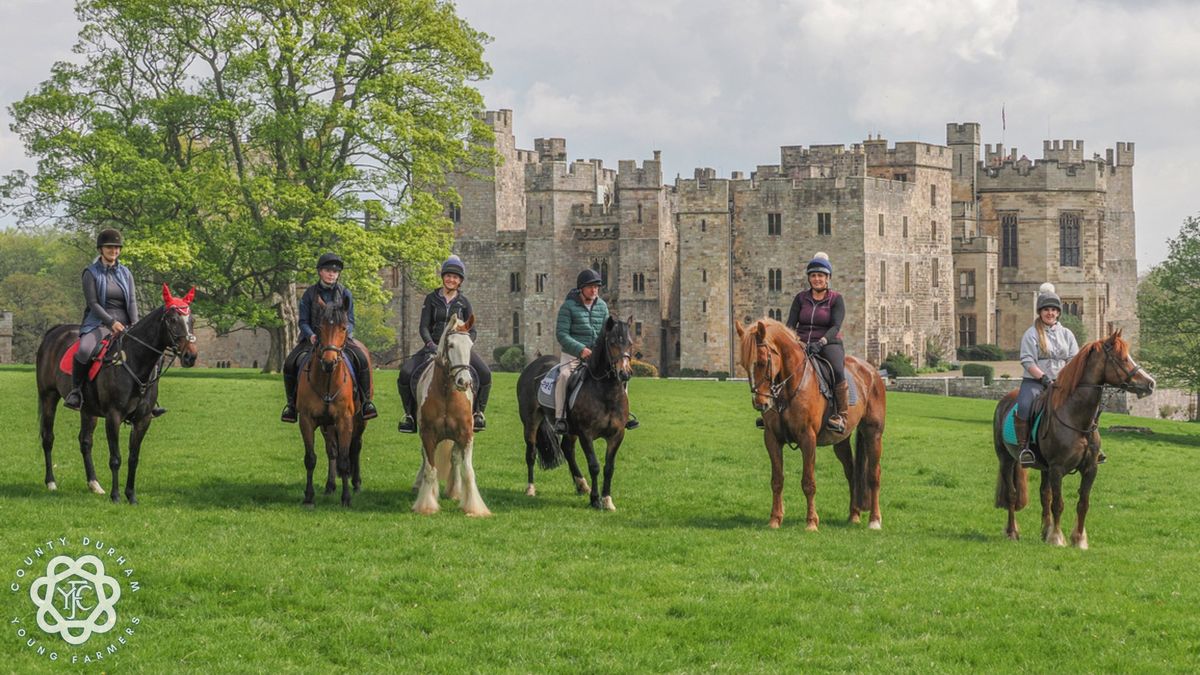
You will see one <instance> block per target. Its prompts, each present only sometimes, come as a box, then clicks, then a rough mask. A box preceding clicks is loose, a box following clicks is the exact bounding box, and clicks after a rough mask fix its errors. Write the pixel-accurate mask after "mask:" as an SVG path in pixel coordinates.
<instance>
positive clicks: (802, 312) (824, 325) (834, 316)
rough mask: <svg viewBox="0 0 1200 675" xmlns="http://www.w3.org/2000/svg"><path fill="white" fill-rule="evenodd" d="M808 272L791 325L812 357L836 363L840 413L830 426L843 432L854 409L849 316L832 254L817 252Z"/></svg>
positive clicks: (790, 314) (836, 397)
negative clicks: (834, 280) (848, 371)
mask: <svg viewBox="0 0 1200 675" xmlns="http://www.w3.org/2000/svg"><path fill="white" fill-rule="evenodd" d="M805 273H806V274H807V275H808V285H809V288H808V290H806V291H800V292H799V293H797V294H796V297H795V298H794V299H793V300H792V309H791V311H789V312H788V320H787V326H788V328H791V329H792V330H794V331H796V335H797V336H798V337H799V339H800V341H801V342H803V343H804V344H805V351H807V352H808V354H809V356H814V355H817V354H820V355H821V357H822V358H824V359H825V360H826V361H829V363H830V364H831V365H832V366H833V382H834V385H833V393H834V400H835V402H836V404H837V412H836V413H834V415H833V416H832V417H830V418H829V421H828V422H827V423H826V426H827V427H829V428H830V429H831V430H833V431H836V432H838V433H841V432H842V431H845V429H846V413H847V412H848V411H849V409H850V405H849V398H850V396H849V393H850V390H849V386H850V385H849V384H848V383H847V382H846V375H845V363H846V351H845V349H844V348H843V347H842V320H843V319H844V318H845V317H846V305H845V303H844V302H843V301H842V296H841V294H840V293H837V292H836V291H833V290H830V288H829V278H830V277H831V276H832V275H833V265H831V264H830V263H829V256H828V255H826V254H825V253H817V254H816V255H815V256H813V259H812V260H811V261H809V263H808V267H807V268H806V269H805Z"/></svg>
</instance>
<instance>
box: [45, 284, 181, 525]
mask: <svg viewBox="0 0 1200 675" xmlns="http://www.w3.org/2000/svg"><path fill="white" fill-rule="evenodd" d="M195 295H196V289H195V288H193V289H191V290H189V291H188V292H187V295H185V296H183V297H182V298H176V297H173V296H172V295H171V290H170V289H169V288H168V287H167V285H166V284H163V288H162V296H163V306H162V307H159V308H157V309H155V310H153V311H151V312H150V313H149V314H147V315H146V316H144V317H142V318H141V320H140V321H138V322H137V323H135V324H133V325H132V326H130V327H128V328H126V329H125V330H124V331H123V332H121V333H119V334H117V335H113V336H111V337H109V347H108V351H107V352H106V354H107V356H106V357H105V358H104V359H103V361H102V363H101V364H100V365H94V366H93V367H92V368H93V372H94V377H93V378H92V379H91V381H90V382H85V383H84V385H83V388H82V390H81V392H82V394H83V405H82V406H81V407H80V410H79V420H80V422H79V451H80V452H81V453H82V454H83V467H84V471H85V472H86V473H87V484H88V488H89V489H90V490H91V491H92V492H93V493H95V494H99V495H102V494H104V488H103V487H101V486H100V481H99V480H97V478H96V468H95V466H94V465H93V464H92V436H93V433H94V432H95V430H96V418H97V417H103V418H104V430H105V432H106V434H107V436H108V467H109V469H111V470H112V492H111V496H112V501H113V502H114V503H116V502H119V501H120V470H121V445H120V436H119V433H120V430H121V423H122V422H129V423H130V424H131V425H132V427H133V428H132V430H131V431H130V432H129V467H128V469H127V477H126V482H125V499H126V501H128V502H129V503H130V504H137V503H138V500H137V493H136V490H135V483H136V479H137V468H138V460H139V459H140V457H141V451H142V440H143V439H144V438H145V437H146V432H147V431H149V430H150V422H151V421H152V420H153V419H154V416H153V415H152V414H151V411H152V410H153V409H154V407H155V405H157V402H158V378H159V377H161V376H162V373H163V372H165V371H166V370H167V369H168V368H169V367H170V365H171V363H173V362H174V360H175V358H176V357H178V358H179V361H180V363H182V364H183V366H184V367H185V368H191V367H192V366H194V365H196V357H197V353H196V336H195V335H194V334H193V333H192V326H193V318H192V313H191V303H192V298H194V297H195ZM78 339H79V326H78V325H71V324H60V325H57V326H54V327H53V328H51V329H50V330H48V331H46V333H45V335H43V336H42V341H41V343H40V344H39V345H38V350H37V388H38V402H39V405H38V422H39V425H40V427H41V436H42V454H43V455H45V459H46V488H47V489H49V490H57V489H58V482H57V481H56V480H55V478H54V459H53V452H54V417H55V415H56V414H57V412H58V401H59V399H60V398H65V397H66V395H67V394H68V393H70V391H71V387H72V386H73V384H72V382H71V374H70V373H69V372H64V371H63V370H62V368H61V367H60V363H61V362H62V361H64V360H66V361H67V362H68V363H69V361H70V359H69V358H67V359H64V356H65V355H66V354H67V352H68V350H70V349H71V347H72V345H75V344H76V342H77V341H78ZM168 355H169V356H170V359H169V360H167V361H166V362H165V363H164V358H165V357H167V356H168ZM68 367H69V366H68ZM96 368H99V370H98V371H96V370H95V369H96Z"/></svg>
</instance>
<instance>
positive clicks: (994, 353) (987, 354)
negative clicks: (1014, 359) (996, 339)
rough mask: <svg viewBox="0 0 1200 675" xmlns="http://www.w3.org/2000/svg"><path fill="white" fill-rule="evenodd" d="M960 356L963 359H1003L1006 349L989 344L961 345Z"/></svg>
mask: <svg viewBox="0 0 1200 675" xmlns="http://www.w3.org/2000/svg"><path fill="white" fill-rule="evenodd" d="M958 358H959V360H961V361H1003V360H1004V350H1003V349H1000V347H999V346H997V345H989V344H982V345H972V346H970V347H959V348H958Z"/></svg>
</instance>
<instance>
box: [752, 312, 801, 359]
mask: <svg viewBox="0 0 1200 675" xmlns="http://www.w3.org/2000/svg"><path fill="white" fill-rule="evenodd" d="M755 323H762V324H763V326H765V327H766V333H767V335H766V339H767V340H768V341H770V342H773V343H775V345H776V346H777V347H779V348H781V349H786V348H788V347H789V346H791V347H793V348H795V349H799V343H798V342H797V341H796V333H795V332H794V331H793V330H792V329H791V328H788V327H787V325H785V324H784V323H783V322H782V321H776V320H775V319H772V318H769V317H763V318H761V319H759V320H758V321H756V322H755ZM754 325H755V324H754V323H752V324H750V326H749V327H748V328H747V329H746V334H745V335H743V336H742V345H741V347H742V365H743V367H744V366H746V365H748V364H751V363H754V359H755V358H756V355H755V353H754V348H755V337H754V336H755V333H756V332H757V329H756V328H755V327H754Z"/></svg>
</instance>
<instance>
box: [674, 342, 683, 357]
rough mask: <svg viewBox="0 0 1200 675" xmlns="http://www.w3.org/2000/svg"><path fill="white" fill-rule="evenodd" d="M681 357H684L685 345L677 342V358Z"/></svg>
mask: <svg viewBox="0 0 1200 675" xmlns="http://www.w3.org/2000/svg"><path fill="white" fill-rule="evenodd" d="M681 356H683V345H682V344H681V343H680V342H679V340H676V341H675V358H679V357H681Z"/></svg>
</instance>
